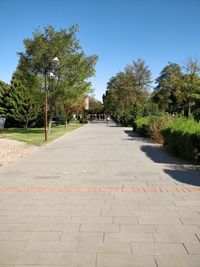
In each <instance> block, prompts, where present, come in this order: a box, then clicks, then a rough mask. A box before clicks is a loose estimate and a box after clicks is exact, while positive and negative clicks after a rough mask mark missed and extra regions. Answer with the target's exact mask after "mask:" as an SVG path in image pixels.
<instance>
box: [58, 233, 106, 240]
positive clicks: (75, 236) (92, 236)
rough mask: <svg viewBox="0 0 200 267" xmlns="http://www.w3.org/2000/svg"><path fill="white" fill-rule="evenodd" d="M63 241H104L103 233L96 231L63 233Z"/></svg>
mask: <svg viewBox="0 0 200 267" xmlns="http://www.w3.org/2000/svg"><path fill="white" fill-rule="evenodd" d="M61 241H66V242H80V241H93V242H101V241H103V233H94V232H77V233H76V232H75V233H63V235H62V238H61Z"/></svg>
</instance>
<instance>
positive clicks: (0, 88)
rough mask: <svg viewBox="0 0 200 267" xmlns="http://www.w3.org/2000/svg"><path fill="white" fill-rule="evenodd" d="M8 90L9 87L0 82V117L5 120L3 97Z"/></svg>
mask: <svg viewBox="0 0 200 267" xmlns="http://www.w3.org/2000/svg"><path fill="white" fill-rule="evenodd" d="M9 89H10V86H9V85H8V84H6V83H5V82H3V81H0V117H1V118H2V117H3V118H6V107H5V97H6V95H7V93H8V91H9Z"/></svg>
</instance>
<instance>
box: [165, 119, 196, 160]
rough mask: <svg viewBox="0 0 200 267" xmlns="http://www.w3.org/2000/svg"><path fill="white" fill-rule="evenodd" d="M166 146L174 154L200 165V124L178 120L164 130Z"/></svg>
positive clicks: (187, 120)
mask: <svg viewBox="0 0 200 267" xmlns="http://www.w3.org/2000/svg"><path fill="white" fill-rule="evenodd" d="M162 135H163V138H164V145H165V146H166V148H167V149H168V150H169V151H170V152H172V153H173V154H175V155H177V156H180V157H183V158H185V159H187V160H189V161H194V162H196V163H200V124H199V123H198V122H195V121H194V120H193V119H186V118H177V119H176V120H175V121H174V122H173V124H170V125H168V126H167V127H166V128H165V129H163V130H162Z"/></svg>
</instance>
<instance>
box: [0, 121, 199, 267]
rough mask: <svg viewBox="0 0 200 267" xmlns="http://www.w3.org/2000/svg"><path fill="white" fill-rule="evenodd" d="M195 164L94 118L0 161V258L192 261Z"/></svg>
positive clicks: (195, 254) (195, 262) (23, 261)
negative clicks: (28, 151) (35, 148)
mask: <svg viewBox="0 0 200 267" xmlns="http://www.w3.org/2000/svg"><path fill="white" fill-rule="evenodd" d="M199 225H200V172H199V171H198V170H197V166H196V167H195V166H192V165H189V164H186V163H184V162H183V161H181V160H178V159H176V158H173V157H172V156H170V155H169V154H167V153H166V152H165V151H164V150H163V149H162V148H160V146H159V145H157V144H154V143H152V142H150V141H148V140H145V139H143V138H140V137H138V136H136V135H134V134H133V133H132V130H131V128H123V127H117V126H116V125H115V124H114V123H110V124H109V125H107V124H106V123H105V122H102V121H101V122H96V123H93V124H88V125H86V126H84V127H82V128H79V129H77V130H75V131H73V132H71V133H68V134H67V135H65V136H63V137H61V138H59V139H57V140H56V141H54V142H52V143H51V144H48V145H46V146H44V147H42V148H41V149H39V150H38V151H36V152H34V153H33V154H32V155H29V156H27V157H25V158H22V159H20V160H18V161H16V162H13V163H12V164H9V165H8V166H4V167H1V168H0V267H3V266H4V267H5V266H6V267H10V266H12V267H13V266H17V267H22V266H23V267H25V266H30V267H36V266H38V267H47V266H69V267H74V266H76V267H78V266H79V267H94V266H95V267H143V266H144V267H190V266H191V267H200V226H199Z"/></svg>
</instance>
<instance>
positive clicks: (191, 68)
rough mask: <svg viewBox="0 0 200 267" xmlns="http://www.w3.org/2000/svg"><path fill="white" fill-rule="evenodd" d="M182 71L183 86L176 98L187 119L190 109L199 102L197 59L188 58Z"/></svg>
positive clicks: (199, 88) (199, 79) (199, 83)
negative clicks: (183, 71) (183, 72)
mask: <svg viewBox="0 0 200 267" xmlns="http://www.w3.org/2000/svg"><path fill="white" fill-rule="evenodd" d="M184 69H185V74H184V76H183V84H182V87H181V90H180V91H179V92H178V94H177V96H178V99H179V102H180V103H181V104H182V105H183V107H184V115H185V116H186V117H187V118H188V117H189V116H190V113H191V109H192V107H193V106H194V105H195V104H196V103H197V102H198V101H199V100H200V77H199V74H200V66H199V64H198V61H197V59H192V58H188V59H187V61H186V65H185V66H184Z"/></svg>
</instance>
